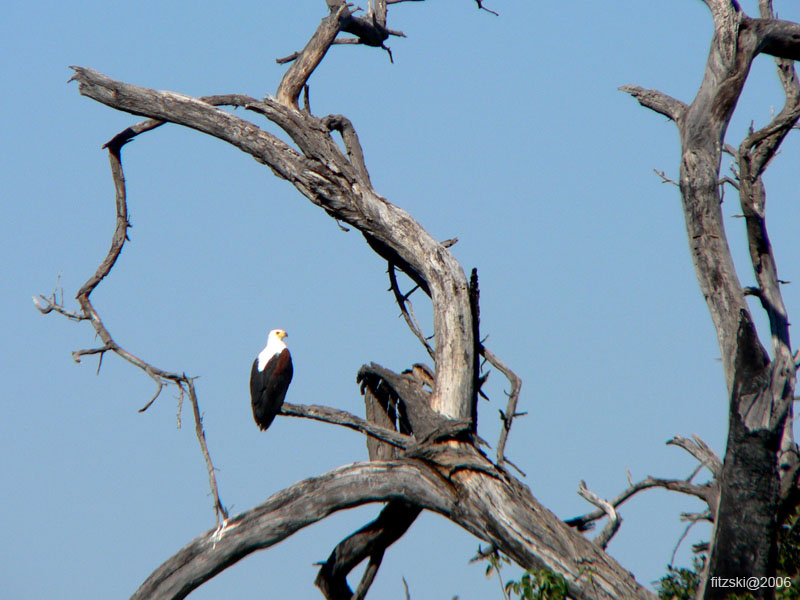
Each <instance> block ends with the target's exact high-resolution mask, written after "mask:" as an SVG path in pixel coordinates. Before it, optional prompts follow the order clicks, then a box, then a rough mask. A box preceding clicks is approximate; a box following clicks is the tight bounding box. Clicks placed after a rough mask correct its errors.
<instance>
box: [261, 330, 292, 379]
mask: <svg viewBox="0 0 800 600" xmlns="http://www.w3.org/2000/svg"><path fill="white" fill-rule="evenodd" d="M288 335H289V334H288V333H286V332H285V331H284V330H283V329H273V330H272V331H270V332H269V335H268V336H267V345H266V346H264V349H263V350H262V351H261V352H260V353H259V354H258V370H259V371H263V370H264V367H265V366H267V362H268V361H269V359H270V358H272V357H273V356H275V355H276V354H278V353H280V352H283V351H284V350H286V342H284V341H283V338H285V337H288Z"/></svg>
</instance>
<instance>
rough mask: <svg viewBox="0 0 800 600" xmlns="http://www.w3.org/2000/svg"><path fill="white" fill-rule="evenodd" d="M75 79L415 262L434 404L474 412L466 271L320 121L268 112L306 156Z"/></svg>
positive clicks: (190, 111) (162, 96)
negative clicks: (230, 150)
mask: <svg viewBox="0 0 800 600" xmlns="http://www.w3.org/2000/svg"><path fill="white" fill-rule="evenodd" d="M74 79H75V80H76V81H78V83H79V91H80V92H81V94H83V95H85V96H88V97H90V98H93V99H95V100H97V101H99V102H102V103H104V104H107V105H108V106H111V107H113V108H116V109H118V110H124V111H127V112H131V113H133V114H139V115H143V116H146V117H150V118H155V119H159V120H163V121H169V122H173V123H177V124H180V125H184V126H187V127H191V128H193V129H197V130H198V131H202V132H204V133H207V134H209V135H213V136H215V137H217V138H219V139H222V140H224V141H226V142H228V143H230V144H232V145H234V146H235V147H237V148H239V149H241V150H243V151H244V152H247V153H248V154H251V155H252V156H253V157H254V158H255V159H256V160H258V161H260V162H263V163H264V164H267V165H268V166H270V168H272V170H273V171H274V172H275V173H276V174H277V175H278V176H280V177H282V178H284V179H286V180H288V181H289V182H291V183H292V184H293V185H294V186H295V187H296V188H297V189H298V190H299V191H300V192H301V193H302V194H303V195H304V196H306V197H307V198H309V199H310V200H311V201H312V202H313V203H315V204H317V205H318V206H320V207H322V208H324V209H325V210H326V211H327V212H328V213H329V214H331V215H332V216H335V217H336V218H337V219H339V220H341V221H344V222H346V223H348V224H350V225H352V226H354V227H356V228H358V229H360V230H361V231H362V232H363V233H364V234H365V236H369V237H370V238H372V239H375V240H377V241H378V242H379V243H381V244H384V245H385V246H386V247H389V248H391V249H392V250H393V251H394V252H395V253H396V254H397V255H398V256H399V257H400V259H402V260H403V261H405V262H406V263H408V264H409V265H411V267H412V268H413V269H414V270H415V271H416V272H418V273H419V274H421V276H422V277H424V279H425V281H426V283H427V285H428V286H429V288H430V292H431V297H432V300H433V311H434V319H433V320H434V334H435V336H436V349H435V359H436V371H435V377H436V382H435V388H434V394H433V396H432V399H431V407H432V408H433V409H434V410H435V411H437V412H439V413H442V414H443V415H445V416H447V417H450V418H465V417H468V416H469V414H470V400H469V399H470V398H471V397H472V387H473V381H472V377H471V365H472V360H473V352H474V348H473V345H472V339H471V316H470V309H469V298H468V292H467V281H466V277H465V276H464V272H463V271H462V270H461V267H460V265H459V264H458V262H457V261H456V260H455V258H453V256H452V255H451V254H450V252H448V251H447V250H446V249H445V248H444V247H443V246H442V245H441V244H440V243H439V242H438V241H436V240H435V239H434V238H433V237H431V236H430V234H428V232H427V231H425V230H424V229H423V228H422V226H420V225H419V223H417V222H416V221H415V220H414V219H413V218H412V217H411V216H410V215H409V214H408V213H407V212H406V211H404V210H402V209H400V208H398V207H397V206H395V205H393V204H391V203H389V202H387V201H386V200H385V199H384V198H382V197H380V196H379V195H378V194H377V193H376V192H375V191H374V190H373V189H372V188H371V187H370V186H369V185H368V184H367V183H366V182H364V181H361V179H360V178H359V177H358V175H357V172H356V169H355V168H354V167H353V165H351V164H350V163H349V162H348V161H347V159H346V158H345V157H344V155H343V154H342V153H341V151H339V150H338V146H336V144H335V143H334V142H333V140H332V139H331V138H330V135H329V133H330V132H329V131H328V129H327V128H326V127H325V126H324V125H323V124H322V122H321V121H320V120H319V119H316V118H315V117H313V116H310V115H306V114H303V113H300V112H299V111H296V110H293V109H292V108H287V107H283V105H281V104H280V103H276V102H272V105H271V107H270V109H271V111H270V112H269V118H271V119H273V120H275V122H276V123H277V124H278V125H280V126H281V127H283V128H285V129H286V130H287V131H288V132H289V134H290V135H291V136H292V138H293V140H294V141H295V142H296V143H298V146H300V147H301V148H303V149H304V150H303V151H304V155H301V154H298V153H297V152H296V151H295V150H293V149H292V148H291V147H290V146H288V145H287V144H286V143H285V142H283V141H281V140H279V139H278V138H276V137H275V136H273V135H271V134H269V133H267V132H265V131H263V130H261V129H260V128H258V127H257V126H256V125H254V124H253V123H251V122H249V121H246V120H244V119H241V118H239V117H237V116H235V115H232V114H230V113H227V112H225V111H223V110H220V109H218V108H215V107H213V106H211V105H210V104H209V103H206V102H203V101H201V100H198V99H194V98H190V97H188V96H183V95H181V94H175V93H172V92H162V91H156V90H150V89H146V88H141V87H138V86H133V85H130V84H125V83H121V82H117V81H114V80H112V79H110V78H108V77H106V76H105V75H102V74H101V73H98V72H97V71H93V70H91V69H85V68H81V67H75V76H74ZM264 105H265V106H267V105H269V101H268V100H265V101H264Z"/></svg>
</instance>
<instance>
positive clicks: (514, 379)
mask: <svg viewBox="0 0 800 600" xmlns="http://www.w3.org/2000/svg"><path fill="white" fill-rule="evenodd" d="M481 354H482V355H483V357H484V358H485V359H486V360H488V361H489V364H491V365H492V366H493V367H494V368H495V369H497V370H498V371H500V372H501V373H502V374H503V375H505V377H506V379H508V381H509V383H510V384H511V391H510V392H508V393H507V395H508V405H507V406H506V410H505V412H503V411H500V419H501V421H502V422H503V428H502V430H501V431H500V439H499V440H498V441H497V464H498V466H502V465H503V463H505V462H508V464H510V465H511V466H513V467H514V468H515V469H517V470H518V471H519V469H518V468H517V467H516V466H515V465H514V464H513V463H512V462H510V461H509V460H508V459H507V458H506V455H505V452H506V441H507V440H508V434H509V432H510V431H511V425H512V423H513V422H514V418H515V417H519V416H522V415H523V414H525V413H518V412H517V402H518V400H519V392H520V390H521V389H522V379H520V378H519V376H518V375H517V374H516V373H514V371H512V370H511V368H510V367H509V366H508V365H506V364H505V363H504V362H503V361H501V360H500V359H499V358H498V357H497V356H496V355H495V354H494V352H492V351H491V350H489V349H488V348H487V347H486V346H484V345H482V344H481ZM520 473H521V471H520ZM523 475H524V473H523Z"/></svg>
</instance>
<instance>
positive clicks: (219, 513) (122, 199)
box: [36, 119, 228, 523]
mask: <svg viewBox="0 0 800 600" xmlns="http://www.w3.org/2000/svg"><path fill="white" fill-rule="evenodd" d="M162 124H163V121H159V120H157V119H148V120H146V121H143V122H141V123H139V124H137V125H134V126H132V127H129V128H127V129H125V130H124V131H122V132H120V133H119V134H117V135H116V136H114V137H113V138H112V139H111V140H109V141H108V142H107V143H106V144H105V145H104V146H103V148H107V149H108V155H109V162H110V166H111V175H112V178H113V181H114V188H115V203H116V210H117V218H116V224H115V227H114V234H113V236H112V239H111V248H110V249H109V251H108V254H107V255H106V257H105V258H104V259H103V261H102V262H101V263H100V266H99V267H98V268H97V270H96V272H95V273H94V275H92V276H91V277H90V278H89V279H88V280H87V281H86V283H85V284H84V285H83V286H82V287H81V288H80V290H79V291H78V294H77V296H76V299H77V300H78V304H79V305H80V307H81V314H80V315H79V314H78V313H74V312H72V311H68V310H66V309H64V308H63V306H62V305H60V304H58V302H57V300H56V296H55V294H53V296H52V298H51V299H47V298H44V297H43V296H40V298H42V300H43V301H44V303H45V304H44V305H42V306H40V303H39V302H36V306H37V308H38V309H39V311H40V312H42V313H43V314H47V313H48V312H51V311H55V312H57V313H59V314H62V315H64V316H66V317H68V318H70V319H73V320H87V321H89V322H90V323H91V324H92V327H93V328H94V330H95V333H96V334H97V336H98V337H99V338H100V339H101V340H102V342H103V345H102V346H101V347H99V348H92V349H86V350H76V351H75V352H73V353H72V357H73V359H74V360H75V361H76V362H80V359H81V357H83V356H87V355H92V354H99V355H100V362H99V363H98V366H97V370H98V373H99V370H100V366H101V365H102V357H103V356H104V355H105V353H106V352H113V353H114V354H116V355H117V356H119V357H121V358H122V359H124V360H126V361H127V362H129V363H131V364H133V365H134V366H136V367H138V368H140V369H142V370H143V371H144V372H145V373H147V375H148V376H149V377H150V378H151V379H153V381H155V383H156V385H157V386H158V387H157V390H156V393H155V395H154V396H153V398H152V399H151V400H150V401H149V402H148V403H147V404H146V405H145V406H144V407H143V408H141V409H140V410H139V412H142V411H144V410H147V408H149V407H150V405H152V404H153V402H155V400H156V398H158V396H159V395H160V394H161V391H162V389H163V386H164V384H165V383H172V384H174V385H176V386H177V387H178V388H179V389H180V391H181V397H182V396H183V392H184V386H185V387H186V389H187V390H188V392H189V396H190V398H191V400H192V404H193V407H194V409H195V422H196V433H197V438H198V441H199V443H200V447H201V449H202V452H203V456H204V458H205V461H206V466H207V467H208V472H209V481H210V485H211V492H212V494H213V496H214V511H215V514H216V517H217V522H218V523H219V522H220V519H221V518H222V519H227V518H228V512H227V510H226V509H225V506H224V505H223V504H222V501H221V500H220V497H219V490H218V487H217V483H216V478H215V475H214V467H213V464H212V463H211V456H210V454H209V452H208V446H207V444H206V440H205V433H204V432H203V428H202V420H201V419H200V418H199V417H200V412H199V410H200V409H199V405H198V403H197V395H196V392H195V389H194V383H193V381H192V379H191V378H189V377H187V376H186V374H183V375H178V374H177V373H171V372H169V371H164V370H163V369H159V368H158V367H155V366H153V365H151V364H149V363H147V362H146V361H144V360H142V359H141V358H139V357H138V356H135V355H133V354H131V353H130V352H128V351H127V350H125V349H124V348H122V347H121V346H120V345H119V344H117V342H116V341H115V340H114V339H113V338H112V337H111V334H110V333H109V331H108V329H107V328H106V326H105V324H104V323H103V320H102V319H101V318H100V315H99V314H98V312H97V310H96V309H95V308H94V305H93V304H92V301H91V299H90V296H91V294H92V292H93V291H94V290H95V288H96V287H97V286H98V285H99V284H100V282H101V281H102V280H103V279H105V278H106V277H107V276H108V274H109V273H110V272H111V269H112V268H113V267H114V265H115V264H116V261H117V259H118V258H119V256H120V254H121V253H122V249H123V247H124V245H125V242H126V241H127V240H128V236H127V230H128V227H130V223H129V221H128V206H127V192H126V186H125V175H124V172H123V169H122V158H121V152H122V147H123V146H124V145H125V144H126V143H128V142H129V141H130V140H132V139H133V138H134V137H136V136H137V135H139V134H140V133H143V132H145V131H151V130H152V129H155V128H156V127H159V126H160V125H162Z"/></svg>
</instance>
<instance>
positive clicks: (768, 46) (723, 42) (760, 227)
mask: <svg viewBox="0 0 800 600" xmlns="http://www.w3.org/2000/svg"><path fill="white" fill-rule="evenodd" d="M705 3H706V5H707V6H708V8H709V9H710V11H711V14H712V17H713V20H714V35H713V38H712V41H711V48H710V50H709V55H708V60H707V63H706V69H705V74H704V77H703V81H702V83H701V85H700V89H699V91H698V93H697V96H696V97H695V99H694V100H693V101H692V103H691V104H689V105H686V104H684V103H683V102H680V101H678V100H675V99H673V98H670V97H668V96H666V95H665V94H662V93H661V92H657V91H654V90H643V89H641V88H638V87H635V86H626V87H624V88H622V89H623V91H627V92H628V93H630V94H632V95H633V96H634V97H635V98H636V99H637V100H639V102H640V103H641V104H643V105H644V106H646V107H648V108H651V109H653V110H655V111H656V112H659V113H661V114H664V115H666V116H668V117H669V118H671V119H672V120H673V121H674V122H675V124H676V125H677V126H678V130H679V132H680V139H681V161H680V182H679V183H680V191H681V198H682V201H683V213H684V216H685V220H686V230H687V235H688V239H689V248H690V252H691V256H692V260H693V262H694V267H695V272H696V274H697V279H698V282H699V284H700V290H701V291H702V293H703V297H704V298H705V300H706V302H707V304H708V309H709V312H710V314H711V318H712V321H713V322H714V326H715V328H716V332H717V339H718V343H719V347H720V351H721V354H722V362H723V369H724V374H725V381H726V384H727V389H728V395H729V399H730V405H729V415H728V416H729V431H728V440H727V447H726V452H725V457H724V461H723V465H722V469H721V472H720V473H719V474H718V476H717V477H716V485H717V488H718V501H717V502H715V503H714V504H713V505H711V508H712V512H713V513H714V514H713V520H714V529H713V534H712V540H711V545H710V552H709V562H708V568H707V573H706V577H705V579H704V584H703V588H702V589H701V591H700V597H703V598H708V599H712V598H713V599H716V598H724V597H726V594H728V593H730V591H731V590H729V589H725V588H720V587H714V586H711V585H707V583H708V581H709V580H710V578H712V577H726V578H732V577H751V576H754V577H768V576H774V575H775V569H776V558H777V548H776V546H777V533H778V526H779V521H778V515H779V512H780V509H781V507H782V505H783V503H785V502H786V501H787V500H788V499H789V496H790V494H789V490H790V489H791V488H792V487H795V486H796V468H797V446H796V444H795V443H794V441H793V439H792V436H791V425H790V422H791V415H792V403H793V400H794V386H795V370H796V366H795V364H794V359H793V358H792V351H791V345H790V341H789V329H788V317H787V313H786V309H785V307H784V304H783V300H782V298H781V292H780V281H779V280H778V276H777V268H776V266H775V260H774V256H773V254H772V248H771V246H770V244H769V238H768V236H767V231H766V226H765V221H764V207H765V201H766V196H765V192H764V187H763V182H762V180H761V175H762V173H763V170H764V169H765V168H766V165H767V163H768V161H769V159H771V158H772V156H774V154H775V152H776V150H777V148H778V146H779V145H780V143H781V141H782V140H783V137H784V136H785V135H786V133H788V131H789V130H790V129H791V127H792V126H793V125H794V124H795V123H796V121H797V118H798V115H800V113H798V101H797V98H798V87H797V80H796V76H795V75H794V67H793V66H792V64H791V60H795V59H797V58H798V56H800V25H797V24H795V23H789V22H786V21H780V20H777V19H774V18H773V15H772V6H771V2H770V1H769V0H761V2H760V8H761V18H758V19H754V18H750V17H749V16H747V15H746V14H745V13H744V12H743V11H742V10H741V8H740V7H739V5H738V4H737V3H736V2H734V1H733V0H705ZM760 53H766V54H771V55H773V56H775V57H777V58H778V59H783V60H778V67H779V75H780V76H781V80H782V82H783V83H784V89H785V91H786V106H785V107H784V109H783V111H781V113H780V114H779V115H777V116H776V117H775V119H774V120H773V122H772V123H771V124H770V125H769V126H767V127H766V128H765V129H763V130H761V131H759V132H754V133H753V134H752V135H751V136H749V137H748V139H747V140H745V142H743V144H742V146H740V148H739V150H738V151H737V150H733V149H730V151H731V152H732V153H733V154H734V155H735V158H736V160H737V163H738V176H737V181H736V182H734V185H736V187H737V188H738V191H739V197H740V202H741V204H742V210H743V213H744V215H745V218H746V221H747V236H748V242H749V245H750V254H751V260H752V265H753V270H754V274H755V278H756V281H757V282H758V285H757V287H755V288H748V289H743V287H742V285H741V283H740V282H739V278H738V276H737V274H736V270H735V269H734V264H733V259H732V256H731V252H730V248H729V246H728V242H727V238H726V235H725V228H724V224H723V217H722V209H721V204H722V196H721V191H720V190H721V177H720V162H721V157H722V152H723V149H725V148H727V147H726V146H725V133H726V130H727V127H728V124H729V122H730V119H731V116H732V114H733V111H734V109H735V107H736V103H737V101H738V99H739V96H740V94H741V92H742V89H743V87H744V84H745V81H746V78H747V75H748V72H749V70H750V66H751V64H752V62H753V60H754V58H755V57H756V56H757V55H758V54H760ZM746 294H752V295H756V296H758V297H759V298H760V299H761V302H762V305H763V307H764V309H765V311H766V312H767V315H768V317H769V320H770V327H771V334H772V335H771V338H772V340H771V341H772V344H771V356H770V354H769V353H768V352H767V350H766V349H765V348H764V347H763V346H762V344H761V341H760V340H759V337H758V334H757V332H756V328H755V326H754V325H753V319H752V316H751V314H750V310H749V308H748V306H747V303H746V301H745V295H746ZM754 593H755V594H756V595H757V597H759V598H772V597H774V589H769V588H766V587H764V588H761V589H759V590H757V591H755V592H754Z"/></svg>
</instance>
